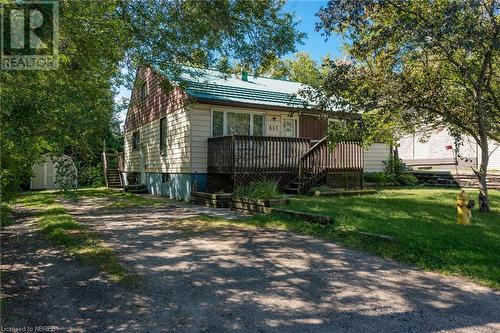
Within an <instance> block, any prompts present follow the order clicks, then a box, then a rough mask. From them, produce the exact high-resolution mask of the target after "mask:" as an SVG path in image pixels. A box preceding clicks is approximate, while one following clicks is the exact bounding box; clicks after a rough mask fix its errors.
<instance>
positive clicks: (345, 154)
mask: <svg viewBox="0 0 500 333" xmlns="http://www.w3.org/2000/svg"><path fill="white" fill-rule="evenodd" d="M328 145H329V142H328V138H327V137H324V138H323V139H321V140H320V141H319V142H318V143H316V144H315V145H314V146H313V147H311V149H310V150H309V151H307V152H306V153H305V154H304V155H303V156H302V157H301V158H300V161H299V186H298V188H299V194H300V193H304V192H305V191H307V190H309V189H310V188H311V186H313V185H314V184H316V183H317V182H318V181H319V180H321V178H322V177H324V176H325V175H326V174H327V173H328V172H329V171H333V170H362V169H363V149H362V147H361V146H360V145H359V143H357V142H341V143H339V144H337V145H336V146H335V147H334V149H333V150H332V149H329V147H328Z"/></svg>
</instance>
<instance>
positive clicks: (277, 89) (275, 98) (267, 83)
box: [174, 66, 311, 108]
mask: <svg viewBox="0 0 500 333" xmlns="http://www.w3.org/2000/svg"><path fill="white" fill-rule="evenodd" d="M174 81H177V82H179V84H180V85H181V86H182V87H183V88H184V90H185V91H186V93H187V94H188V95H190V96H192V97H194V98H197V99H199V100H206V101H223V102H233V103H244V104H253V105H266V106H274V107H288V108H290V107H293V108H299V107H307V106H310V105H311V103H310V102H308V101H307V100H306V99H304V98H302V97H301V96H299V95H298V93H299V91H300V90H302V89H305V88H306V87H307V86H305V85H303V84H301V83H298V82H291V81H284V80H277V79H270V78H265V77H255V76H252V75H248V80H247V81H244V80H242V79H241V77H237V76H235V75H231V76H228V75H227V74H224V73H222V72H219V71H216V70H212V69H200V68H193V67H186V66H183V67H182V69H181V74H180V75H177V76H176V78H175V79H174Z"/></svg>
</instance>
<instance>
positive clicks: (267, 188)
mask: <svg viewBox="0 0 500 333" xmlns="http://www.w3.org/2000/svg"><path fill="white" fill-rule="evenodd" d="M278 195H279V193H278V184H277V183H276V182H273V181H268V180H265V181H258V182H252V183H250V184H249V185H247V186H240V187H237V188H236V189H235V191H234V196H236V197H247V198H252V199H273V198H276V197H278Z"/></svg>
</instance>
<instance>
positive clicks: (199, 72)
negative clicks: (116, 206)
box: [123, 67, 389, 200]
mask: <svg viewBox="0 0 500 333" xmlns="http://www.w3.org/2000/svg"><path fill="white" fill-rule="evenodd" d="M302 88H304V86H303V85H302V84H300V83H296V82H289V81H283V80H276V79H270V78H264V77H254V76H251V75H248V74H246V73H243V74H242V75H241V76H239V75H238V76H235V75H232V76H227V75H225V74H223V73H221V72H218V71H216V70H211V69H197V68H191V67H182V70H181V72H180V74H178V75H176V76H175V77H169V75H164V74H162V73H161V71H157V70H153V69H151V68H149V67H144V68H140V69H139V70H138V72H137V74H136V80H135V84H134V88H133V91H132V95H131V101H130V106H129V109H128V112H127V116H126V120H125V126H124V132H125V134H124V141H125V142H124V170H123V171H124V172H123V175H124V177H123V178H124V179H123V180H124V183H125V184H126V185H127V184H133V183H136V184H145V185H146V186H147V189H148V192H150V193H153V194H157V195H163V196H169V197H171V198H176V199H179V200H187V199H189V197H190V193H191V191H192V190H193V189H195V190H198V191H231V190H232V189H233V188H234V186H238V185H241V184H245V183H248V182H250V181H254V180H259V179H273V180H275V181H277V182H278V183H279V185H280V186H281V187H283V188H286V187H289V188H290V184H292V183H294V182H295V184H296V186H297V183H298V184H299V187H303V186H306V185H307V186H312V185H314V184H316V183H317V182H319V181H325V178H329V181H330V183H332V184H333V183H337V185H339V186H340V185H343V184H348V183H349V182H350V183H354V184H357V185H358V186H359V185H360V184H359V183H360V181H361V177H360V172H362V170H363V167H365V169H368V170H369V171H382V170H383V169H384V163H383V161H384V160H387V158H388V154H389V149H388V147H387V146H386V145H382V144H380V145H374V146H372V147H371V148H370V149H369V150H368V151H367V152H363V150H362V148H361V147H360V146H359V145H357V144H355V143H345V144H342V145H339V147H338V149H335V151H334V153H331V152H329V151H328V149H327V142H326V140H322V139H323V138H324V137H325V134H326V130H327V127H328V122H329V121H332V120H331V119H335V118H334V117H333V116H335V115H334V114H333V113H332V115H331V117H330V118H329V117H326V116H325V114H324V113H321V112H319V111H317V110H314V108H313V107H307V106H305V105H306V104H307V101H306V100H304V99H303V98H301V97H299V96H298V95H297V92H298V91H299V90H300V89H302ZM327 174H328V177H327ZM332 174H336V175H337V176H332ZM304 184H306V185H304ZM348 185H352V184H348ZM296 189H297V190H300V189H298V188H296ZM301 189H302V190H303V188H301Z"/></svg>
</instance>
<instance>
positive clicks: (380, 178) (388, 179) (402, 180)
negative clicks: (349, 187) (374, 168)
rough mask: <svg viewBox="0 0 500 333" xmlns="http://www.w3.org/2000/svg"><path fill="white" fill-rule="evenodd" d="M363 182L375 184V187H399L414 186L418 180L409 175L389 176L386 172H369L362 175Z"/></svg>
mask: <svg viewBox="0 0 500 333" xmlns="http://www.w3.org/2000/svg"><path fill="white" fill-rule="evenodd" d="M363 179H364V181H365V182H369V183H375V184H376V186H386V185H401V186H415V185H417V182H418V179H417V177H415V176H414V175H412V174H411V173H401V174H399V175H396V174H389V173H387V172H369V173H365V174H364V175H363Z"/></svg>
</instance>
